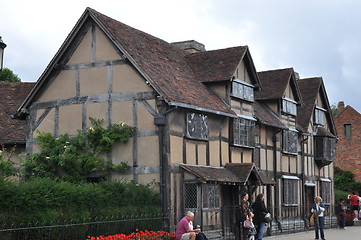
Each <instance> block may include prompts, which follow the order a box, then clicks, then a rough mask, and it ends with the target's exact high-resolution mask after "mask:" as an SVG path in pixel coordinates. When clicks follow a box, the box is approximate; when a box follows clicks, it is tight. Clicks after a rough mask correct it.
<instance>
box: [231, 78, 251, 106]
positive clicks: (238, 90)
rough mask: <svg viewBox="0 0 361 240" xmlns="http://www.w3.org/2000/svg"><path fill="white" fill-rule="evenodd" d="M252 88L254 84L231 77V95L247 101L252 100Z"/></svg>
mask: <svg viewBox="0 0 361 240" xmlns="http://www.w3.org/2000/svg"><path fill="white" fill-rule="evenodd" d="M253 88H254V86H253V85H252V84H249V83H247V82H245V81H242V80H239V79H233V82H232V96H233V97H236V98H240V99H243V100H246V101H249V102H253V101H254V94H253Z"/></svg>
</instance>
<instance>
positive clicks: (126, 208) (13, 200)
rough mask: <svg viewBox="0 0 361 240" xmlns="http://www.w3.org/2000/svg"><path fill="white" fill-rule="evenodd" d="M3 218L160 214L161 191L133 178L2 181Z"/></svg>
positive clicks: (52, 219)
mask: <svg viewBox="0 0 361 240" xmlns="http://www.w3.org/2000/svg"><path fill="white" fill-rule="evenodd" d="M0 212H1V214H0V222H7V223H13V222H17V223H18V224H20V223H21V222H56V221H70V220H79V219H91V218H93V217H97V218H99V217H108V216H118V217H121V216H124V215H144V214H159V213H160V212H161V209H160V204H159V194H158V193H156V192H155V191H154V190H153V189H151V188H150V187H149V186H147V185H141V184H134V183H133V182H125V181H123V182H121V181H114V182H106V181H104V182H100V183H78V184H74V183H70V182H66V181H60V180H53V179H50V178H40V179H32V180H31V181H28V182H25V183H23V184H19V183H17V182H11V181H1V182H0Z"/></svg>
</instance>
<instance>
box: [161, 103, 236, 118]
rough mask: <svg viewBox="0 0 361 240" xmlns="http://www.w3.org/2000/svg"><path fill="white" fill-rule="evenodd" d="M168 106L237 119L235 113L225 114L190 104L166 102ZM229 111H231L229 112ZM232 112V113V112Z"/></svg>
mask: <svg viewBox="0 0 361 240" xmlns="http://www.w3.org/2000/svg"><path fill="white" fill-rule="evenodd" d="M168 104H169V105H170V106H177V107H182V108H188V109H193V110H197V111H202V112H208V113H213V114H217V115H222V116H226V117H232V118H237V114H236V113H233V114H232V113H227V112H222V111H216V110H213V109H208V108H201V107H197V106H194V105H190V104H185V103H179V102H168ZM230 111H231V110H230ZM232 112H233V111H232Z"/></svg>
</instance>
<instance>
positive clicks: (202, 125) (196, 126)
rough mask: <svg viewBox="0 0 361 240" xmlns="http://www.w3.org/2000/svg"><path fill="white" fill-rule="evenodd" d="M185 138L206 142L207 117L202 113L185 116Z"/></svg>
mask: <svg viewBox="0 0 361 240" xmlns="http://www.w3.org/2000/svg"><path fill="white" fill-rule="evenodd" d="M187 137H190V138H194V139H199V140H208V117H207V115H205V114H202V113H194V112H189V113H188V114H187Z"/></svg>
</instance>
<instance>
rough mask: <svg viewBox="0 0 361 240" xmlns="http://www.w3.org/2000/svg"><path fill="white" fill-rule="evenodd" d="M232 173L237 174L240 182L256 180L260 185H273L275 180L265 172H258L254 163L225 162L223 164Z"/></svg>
mask: <svg viewBox="0 0 361 240" xmlns="http://www.w3.org/2000/svg"><path fill="white" fill-rule="evenodd" d="M224 167H225V168H226V169H228V170H229V171H231V172H232V173H233V174H234V175H236V176H238V177H239V178H240V180H241V182H242V183H246V182H249V181H250V182H258V183H260V184H262V185H273V184H275V182H274V181H273V180H272V179H270V178H269V177H268V176H267V175H266V173H265V172H262V173H260V171H259V170H258V168H257V167H256V165H255V164H254V163H226V165H225V166H224Z"/></svg>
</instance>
